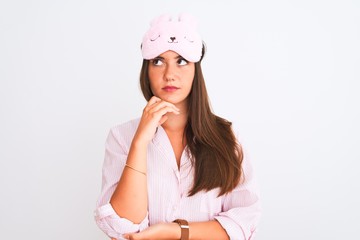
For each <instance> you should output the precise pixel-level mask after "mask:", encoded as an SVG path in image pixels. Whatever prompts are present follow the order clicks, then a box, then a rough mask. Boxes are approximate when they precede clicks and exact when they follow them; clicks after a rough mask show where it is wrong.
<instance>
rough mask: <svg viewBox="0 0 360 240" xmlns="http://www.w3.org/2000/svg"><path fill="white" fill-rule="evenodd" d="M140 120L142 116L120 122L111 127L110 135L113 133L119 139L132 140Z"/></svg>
mask: <svg viewBox="0 0 360 240" xmlns="http://www.w3.org/2000/svg"><path fill="white" fill-rule="evenodd" d="M139 122H140V118H136V119H132V120H130V121H127V122H124V123H119V124H117V125H115V126H113V127H111V128H110V132H109V135H112V136H113V137H114V138H115V139H117V140H118V141H120V140H123V141H128V140H131V139H132V138H133V137H134V134H135V132H136V130H137V127H138V125H139Z"/></svg>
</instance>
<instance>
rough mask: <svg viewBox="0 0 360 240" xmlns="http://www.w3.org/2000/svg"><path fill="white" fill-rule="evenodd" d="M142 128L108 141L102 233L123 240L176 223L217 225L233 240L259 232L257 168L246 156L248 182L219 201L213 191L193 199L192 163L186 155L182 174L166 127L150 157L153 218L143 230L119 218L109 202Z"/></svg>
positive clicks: (121, 128) (99, 215) (129, 126)
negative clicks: (190, 193) (180, 220)
mask: <svg viewBox="0 0 360 240" xmlns="http://www.w3.org/2000/svg"><path fill="white" fill-rule="evenodd" d="M138 123H139V119H136V120H132V121H129V122H127V123H124V124H121V125H118V126H115V127H113V128H112V129H111V130H110V132H109V135H108V137H107V140H106V145H105V159H104V164H103V172H102V174H103V179H102V189H101V194H100V197H99V199H98V201H97V204H96V210H95V220H96V223H97V225H98V226H99V227H100V229H101V230H103V231H104V232H105V233H106V234H107V235H108V236H109V237H114V238H117V239H123V238H122V234H124V233H129V232H138V231H141V230H143V229H145V228H146V227H148V226H149V225H152V224H155V223H160V222H171V221H173V220H175V219H176V218H183V219H186V220H188V221H189V222H197V221H208V220H214V219H216V220H217V221H218V222H219V223H220V224H221V225H222V227H223V228H224V229H225V230H226V232H227V233H228V235H229V237H230V239H234V240H245V239H246V240H248V239H250V238H251V237H252V236H253V235H254V232H255V231H256V227H257V224H258V221H259V218H260V215H261V207H260V203H259V197H258V194H257V190H256V184H255V179H254V177H253V170H252V167H251V163H250V162H249V160H248V159H247V158H246V155H245V158H244V161H243V170H244V173H245V182H244V183H242V184H239V185H238V186H237V187H236V189H234V190H233V191H232V192H231V193H229V194H226V195H223V196H221V197H217V195H218V191H219V190H218V189H213V190H211V191H209V192H205V191H204V192H199V193H197V194H195V195H194V196H192V197H188V196H187V193H188V191H189V190H190V188H191V186H192V183H193V176H194V169H193V168H192V165H191V162H190V158H189V156H188V155H187V154H186V151H184V152H183V154H182V156H181V166H180V169H178V167H177V164H176V159H175V155H174V152H173V150H172V147H171V143H170V141H169V139H168V137H167V135H166V132H165V131H164V129H163V128H162V127H161V126H160V127H159V128H158V130H157V132H156V134H155V136H154V138H153V140H152V142H151V143H150V144H149V146H148V151H147V161H148V162H147V182H148V183H147V184H148V215H147V217H146V218H145V219H144V220H143V221H142V222H141V223H140V224H134V223H132V222H131V221H129V220H127V219H124V218H121V217H119V216H118V215H117V214H116V213H115V211H114V209H113V208H112V206H111V205H110V204H109V201H110V198H111V196H112V194H113V192H114V191H115V188H116V185H117V183H118V181H119V178H120V176H121V173H122V171H123V169H124V167H125V162H126V159H127V154H128V152H129V147H130V144H131V141H132V138H133V136H134V134H135V131H136V129H137V126H138ZM134 187H136V186H134Z"/></svg>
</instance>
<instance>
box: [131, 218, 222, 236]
mask: <svg viewBox="0 0 360 240" xmlns="http://www.w3.org/2000/svg"><path fill="white" fill-rule="evenodd" d="M189 230H190V231H189V239H190V240H228V239H229V237H228V235H227V234H226V231H225V230H224V229H223V228H222V226H221V225H220V224H219V222H217V221H215V220H214V221H207V222H192V223H189ZM124 237H125V238H126V239H131V240H140V239H154V240H155V239H156V240H178V239H180V237H181V229H180V227H179V225H178V224H177V223H160V224H156V225H153V226H151V227H149V228H147V229H145V230H144V231H142V232H140V233H135V234H125V235H124Z"/></svg>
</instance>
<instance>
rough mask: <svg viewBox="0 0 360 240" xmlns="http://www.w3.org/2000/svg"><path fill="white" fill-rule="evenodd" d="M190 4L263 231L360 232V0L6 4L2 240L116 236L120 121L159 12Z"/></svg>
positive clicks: (1, 14)
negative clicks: (115, 134) (101, 219)
mask: <svg viewBox="0 0 360 240" xmlns="http://www.w3.org/2000/svg"><path fill="white" fill-rule="evenodd" d="M164 12H169V13H171V14H173V15H177V14H178V13H181V12H188V13H191V14H193V15H195V16H196V17H197V18H198V20H199V28H200V33H201V35H202V36H203V38H204V40H205V42H206V43H207V47H208V52H207V55H206V57H205V59H204V61H203V70H204V75H205V79H206V81H207V86H208V91H209V95H210V98H211V102H212V106H213V109H214V111H215V112H216V113H217V114H218V115H221V116H223V117H225V118H228V119H229V120H231V121H233V122H234V123H235V124H236V125H237V126H238V127H239V128H240V130H241V133H242V138H243V140H244V143H245V146H246V148H247V150H248V152H250V155H251V158H252V160H253V164H254V166H255V169H256V172H257V176H258V181H259V185H260V189H261V194H262V202H263V209H264V210H263V217H262V220H261V224H260V227H259V233H258V236H257V239H259V240H275V239H276V240H280V239H281V240H282V239H283V240H289V239H290V240H300V239H301V240H303V239H327V240H328V239H360V234H359V233H358V230H359V228H358V227H359V216H360V207H359V203H360V194H359V189H360V188H359V182H360V176H359V170H358V168H359V161H360V153H359V143H360V137H359V136H360V127H359V122H360V107H359V102H360V97H359V92H360V84H359V81H360V70H359V68H360V57H359V56H360V47H359V46H360V44H359V43H360V30H359V29H360V2H359V1H355V0H353V1H350V0H337V1H336V0H327V1H326V0H302V1H294V0H293V1H285V0H283V1H281V0H272V1H268V0H259V1H255V0H253V1H250V0H248V1H245V0H242V1H209V0H208V1H205V0H203V1H200V0H198V1H196V0H182V1H160V0H152V1H126V2H125V1H115V0H112V1H92V0H87V1H85V0H71V1H70V0H66V1H65V0H63V1H55V0H53V1H40V0H34V1H25V0H22V1H21V0H12V1H5V0H3V1H1V2H0V110H1V111H0V114H1V118H0V191H1V196H0V239H52V240H60V239H61V240H63V239H66V240H70V239H74V240H75V239H76V240H80V239H87V240H95V239H97V240H98V239H107V238H106V237H105V235H104V234H103V233H102V232H101V231H100V230H99V229H98V228H97V226H96V225H95V223H94V220H93V210H94V207H95V202H96V199H97V197H98V195H99V192H100V184H101V166H102V161H103V155H104V142H105V138H106V135H107V133H108V130H109V129H110V127H112V126H114V125H116V124H118V123H121V122H124V121H127V120H130V119H132V118H135V117H138V116H140V114H141V111H142V108H143V106H144V104H145V101H144V99H143V97H142V95H141V94H140V90H139V87H138V76H139V70H140V65H141V61H142V59H141V53H140V42H141V38H142V36H143V34H144V32H145V30H146V29H147V28H148V26H149V22H150V20H151V19H152V18H153V17H155V16H157V15H159V14H161V13H164Z"/></svg>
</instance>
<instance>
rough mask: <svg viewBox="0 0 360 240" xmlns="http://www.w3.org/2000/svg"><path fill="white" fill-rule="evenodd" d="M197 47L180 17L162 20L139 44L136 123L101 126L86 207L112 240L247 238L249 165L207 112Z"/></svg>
mask: <svg viewBox="0 0 360 240" xmlns="http://www.w3.org/2000/svg"><path fill="white" fill-rule="evenodd" d="M204 52H205V51H204V47H203V42H202V40H201V38H200V36H199V34H198V33H197V32H196V23H195V21H194V19H193V18H192V17H191V16H189V15H182V16H180V18H179V19H178V20H172V19H171V18H170V17H169V16H167V15H163V16H160V17H158V18H156V19H155V20H153V22H152V23H151V27H150V29H149V30H148V32H147V33H146V34H145V36H144V39H143V42H142V55H143V58H144V60H143V66H142V69H141V74H140V85H141V90H142V92H143V94H144V96H145V98H146V100H147V101H148V103H147V105H146V106H145V108H144V111H143V114H142V116H141V118H140V119H136V120H132V121H129V122H127V123H124V124H121V125H118V126H116V127H114V128H112V129H111V131H110V133H109V135H108V138H107V141H106V152H105V160H104V166H103V185H102V192H101V195H100V198H99V200H98V203H97V209H96V211H95V219H96V222H97V224H98V226H99V227H100V228H101V229H102V230H103V231H104V232H105V233H106V234H107V235H108V236H109V237H111V238H112V239H157V240H158V239H166V240H169V239H206V240H209V239H216V240H220V239H250V238H251V237H252V236H253V233H254V232H255V230H256V227H257V223H258V220H259V216H260V206H259V199H258V195H257V194H256V192H255V190H254V188H255V185H254V180H253V176H252V175H253V174H252V169H251V165H250V163H249V162H248V161H247V160H246V158H243V151H242V148H241V146H240V144H239V143H238V141H237V139H236V137H235V134H234V133H233V130H232V128H231V123H230V122H228V121H227V120H225V119H222V118H220V117H218V116H216V115H215V114H213V113H212V111H211V109H210V105H209V101H208V95H207V92H206V88H205V83H204V78H203V75H202V71H201V65H200V63H201V60H202V58H203V56H204Z"/></svg>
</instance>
